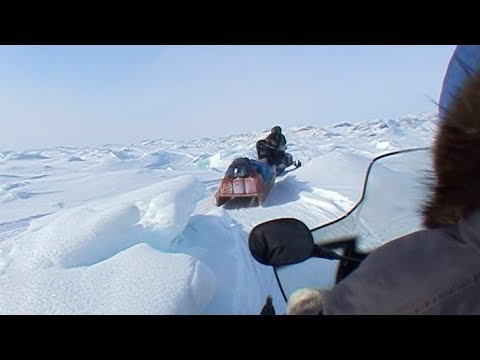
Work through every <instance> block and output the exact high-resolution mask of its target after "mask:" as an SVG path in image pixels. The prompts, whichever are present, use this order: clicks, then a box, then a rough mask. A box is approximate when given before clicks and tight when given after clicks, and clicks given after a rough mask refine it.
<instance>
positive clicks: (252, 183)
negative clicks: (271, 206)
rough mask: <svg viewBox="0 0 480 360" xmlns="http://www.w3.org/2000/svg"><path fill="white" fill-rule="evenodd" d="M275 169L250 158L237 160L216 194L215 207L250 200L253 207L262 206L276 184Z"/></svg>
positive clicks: (230, 167) (226, 173) (229, 169)
mask: <svg viewBox="0 0 480 360" xmlns="http://www.w3.org/2000/svg"><path fill="white" fill-rule="evenodd" d="M275 177H276V172H275V170H274V167H272V166H270V165H269V164H268V163H266V162H265V161H257V160H254V159H249V158H246V157H245V158H238V159H235V160H234V161H233V162H232V163H231V164H230V166H229V167H228V169H227V171H226V172H225V176H224V178H223V179H222V181H221V183H220V188H219V190H218V191H217V192H216V193H215V205H216V206H222V205H223V204H225V203H226V202H227V201H229V200H230V199H235V198H246V199H250V204H251V205H261V204H262V203H263V201H264V200H265V199H266V197H267V196H268V194H269V192H270V190H271V189H272V186H273V184H274V183H275Z"/></svg>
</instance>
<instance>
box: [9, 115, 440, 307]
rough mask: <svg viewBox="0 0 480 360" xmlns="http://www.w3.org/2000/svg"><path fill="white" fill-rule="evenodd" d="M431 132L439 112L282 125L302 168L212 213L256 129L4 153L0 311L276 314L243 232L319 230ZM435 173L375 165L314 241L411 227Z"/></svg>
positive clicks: (425, 163)
mask: <svg viewBox="0 0 480 360" xmlns="http://www.w3.org/2000/svg"><path fill="white" fill-rule="evenodd" d="M436 126H437V117H436V116H435V115H434V114H413V115H410V116H404V117H401V118H399V119H386V120H379V119H377V120H372V121H369V122H364V123H354V122H343V123H341V124H336V125H333V126H330V127H325V128H320V127H315V126H312V125H305V126H298V127H295V128H290V129H288V128H285V129H284V133H285V135H286V137H287V140H288V152H290V153H291V154H292V155H293V157H294V159H300V160H301V161H302V163H303V166H302V167H301V168H300V169H298V170H296V171H295V172H292V173H289V174H287V175H285V176H283V177H280V178H278V179H277V181H276V184H275V185H274V187H273V188H272V191H271V193H270V195H269V197H268V198H267V199H266V201H265V202H264V204H263V205H262V206H260V207H255V208H235V207H233V208H230V207H228V206H225V207H220V208H218V207H215V206H214V203H213V195H214V193H215V192H216V191H217V189H218V186H219V182H220V179H221V178H222V177H223V173H224V171H225V170H226V169H227V167H228V165H230V163H231V161H232V160H233V159H235V158H237V157H243V156H248V157H252V158H254V157H255V155H256V151H255V143H256V142H257V140H259V139H260V138H262V137H264V136H265V135H266V131H265V130H264V129H263V130H259V131H257V132H252V133H244V134H237V135H230V136H226V137H223V138H216V139H212V138H202V139H197V140H194V141H191V142H188V143H186V144H180V143H175V142H173V141H167V140H161V139H160V140H146V141H143V142H141V143H138V144H123V145H105V146H104V147H102V148H98V149H94V148H72V147H64V146H62V147H56V148H51V149H26V150H24V151H15V152H12V151H8V149H0V204H1V206H0V278H1V281H0V314H258V313H259V311H260V309H261V307H262V306H263V303H264V301H265V298H266V296H267V295H269V294H270V295H272V297H273V300H274V306H275V307H276V309H277V312H278V313H281V312H282V311H285V302H284V301H283V298H282V296H281V293H280V290H279V288H278V285H277V283H276V280H275V277H274V274H273V271H272V269H271V268H270V267H267V266H264V265H261V264H259V263H257V262H256V261H255V260H254V259H253V257H252V256H251V255H250V253H249V250H248V244H247V239H248V234H249V232H250V230H251V229H252V228H253V227H254V226H255V225H257V224H259V223H261V222H263V221H267V220H271V219H275V218H281V217H295V218H297V219H299V220H302V221H304V222H305V223H306V224H307V226H309V227H310V228H314V227H317V226H319V225H321V224H324V223H326V222H329V221H332V220H334V219H336V218H338V217H340V216H342V215H343V214H344V213H345V212H347V211H348V210H350V209H351V208H352V207H353V206H354V205H355V203H356V202H357V201H358V200H359V198H360V196H361V192H362V185H363V180H364V177H365V171H366V170H367V168H368V165H369V163H370V161H371V159H373V158H374V157H375V156H377V155H380V154H383V153H385V152H389V151H394V150H399V149H404V148H410V147H419V146H429V145H430V144H431V143H432V139H433V135H434V133H435V130H436ZM406 165H407V166H406ZM430 167H431V164H430V154H429V152H427V151H425V152H423V153H410V154H404V155H402V158H400V157H395V158H385V159H383V160H381V161H379V162H378V164H377V165H375V166H374V167H373V168H372V175H371V179H372V181H371V183H370V184H369V187H368V189H367V193H366V201H368V206H361V207H359V208H358V209H357V210H356V211H355V213H354V214H353V216H352V217H351V218H349V219H348V221H346V222H340V223H339V225H338V226H337V228H334V227H331V228H328V231H324V232H318V234H317V233H316V235H315V240H316V241H317V242H319V243H321V242H322V241H326V240H329V239H330V240H331V238H332V236H338V235H342V234H346V233H350V232H352V233H355V234H357V235H360V238H361V246H362V247H364V248H368V249H370V248H374V247H376V246H378V245H380V244H382V243H384V242H386V241H389V240H392V239H393V238H394V237H397V236H400V235H402V234H404V233H405V232H409V231H412V230H415V229H418V228H419V227H420V226H421V224H420V221H419V220H420V216H419V214H418V204H419V203H421V200H422V199H423V196H424V194H425V190H424V188H423V187H422V186H423V185H422V182H421V179H422V178H423V175H424V174H426V173H425V172H424V170H425V169H428V168H430ZM336 265H337V262H336V261H329V260H322V259H310V260H308V261H306V262H304V263H302V264H298V265H293V266H289V267H288V268H283V269H281V270H280V271H279V274H280V277H281V279H282V285H283V286H284V288H285V291H286V292H287V293H292V292H293V291H295V290H296V289H298V288H299V287H302V286H319V287H328V286H331V285H332V284H333V280H334V274H335V271H336Z"/></svg>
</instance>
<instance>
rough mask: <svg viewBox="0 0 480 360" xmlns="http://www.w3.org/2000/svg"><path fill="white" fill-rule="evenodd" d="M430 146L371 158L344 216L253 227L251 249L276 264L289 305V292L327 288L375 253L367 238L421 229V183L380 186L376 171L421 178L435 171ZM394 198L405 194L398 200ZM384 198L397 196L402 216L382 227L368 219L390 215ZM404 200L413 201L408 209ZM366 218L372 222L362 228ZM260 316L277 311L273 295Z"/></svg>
mask: <svg viewBox="0 0 480 360" xmlns="http://www.w3.org/2000/svg"><path fill="white" fill-rule="evenodd" d="M429 150H430V149H429V148H427V147H425V148H413V149H405V150H399V151H394V152H391V153H386V154H383V155H380V156H378V157H376V158H374V159H373V160H371V162H370V164H369V166H368V168H367V171H366V175H365V178H364V183H363V189H362V193H361V196H360V199H359V200H358V202H357V203H356V204H355V205H354V206H353V207H352V208H351V209H350V210H349V211H348V212H347V213H346V214H344V215H343V216H341V217H339V218H337V219H335V220H333V221H330V222H328V223H326V224H322V225H320V226H317V227H315V228H313V229H309V228H308V227H307V225H306V224H305V223H303V222H302V221H300V220H298V219H295V218H281V219H275V220H270V221H267V222H264V223H261V224H258V225H256V226H255V227H254V228H253V229H252V230H251V232H250V234H249V237H248V244H249V249H250V253H251V255H252V257H253V258H254V259H255V260H256V261H257V262H259V263H261V264H263V265H267V266H271V267H272V268H273V271H274V275H275V278H276V280H277V284H278V286H279V289H280V292H281V294H282V296H283V299H284V300H285V303H287V301H288V297H289V295H291V294H292V293H293V292H295V291H296V290H298V289H301V288H306V287H310V288H311V287H316V288H328V287H331V286H333V285H335V284H336V283H338V282H339V281H341V280H342V279H344V278H345V277H347V276H348V275H349V274H350V273H352V272H353V271H354V270H355V269H356V268H357V267H358V266H359V265H360V263H361V262H362V261H363V260H364V259H365V258H367V257H368V255H369V254H370V252H371V251H373V248H372V247H371V246H369V247H365V245H363V246H361V244H362V243H365V242H366V241H367V240H368V241H369V242H370V243H372V240H373V243H376V244H377V245H376V246H379V245H381V244H384V243H385V242H387V241H388V240H392V239H395V238H399V237H401V236H404V235H406V234H408V233H411V232H413V231H416V230H419V229H420V228H421V221H419V220H420V218H419V216H418V211H417V210H418V203H419V202H420V197H419V196H418V194H419V193H425V191H423V190H421V189H420V185H419V183H418V182H411V183H410V182H405V185H404V187H403V188H402V189H400V188H395V190H394V191H392V189H390V188H388V187H386V186H381V185H383V184H381V181H380V180H381V179H382V176H378V177H377V175H379V174H382V175H385V171H386V169H394V170H399V171H400V172H401V173H410V174H415V175H418V176H420V175H419V174H426V173H428V171H430V169H431V164H430V165H428V164H429V163H430V162H431V156H430V152H429ZM404 154H408V155H404ZM394 155H402V156H394ZM384 158H388V160H383V159H384ZM380 160H382V161H380ZM372 178H373V180H372ZM420 178H421V177H420ZM420 178H419V179H420ZM402 184H403V183H402ZM423 186H425V184H423ZM373 189H375V191H374V190H373ZM397 194H398V195H397ZM406 195H407V196H406ZM395 196H399V197H402V198H401V199H400V198H397V199H395V198H394V197H395ZM405 196H406V197H407V198H405ZM385 199H388V200H390V201H392V200H393V203H392V206H393V209H394V212H393V213H394V214H396V215H398V219H399V220H397V221H395V220H394V219H390V220H391V221H392V225H393V224H395V226H386V227H385V226H382V224H385V222H384V221H380V223H379V224H374V223H371V222H368V221H366V219H375V218H376V219H377V221H378V218H381V216H382V212H384V213H387V214H389V212H388V211H385V210H387V209H385V205H388V204H385V203H382V201H384V200H385ZM404 204H409V205H408V207H405V206H404ZM402 219H403V221H400V220H402ZM405 219H415V221H413V222H412V221H405ZM417 219H418V221H417ZM382 220H383V219H382ZM365 222H367V223H368V226H362V224H364V223H365ZM375 225H378V226H377V227H376V226H375ZM325 260H330V261H327V262H325ZM332 260H333V261H332ZM329 264H330V265H329ZM322 275H323V276H325V277H327V278H328V279H327V278H323V276H322ZM260 314H261V315H275V309H274V307H273V303H272V298H271V297H270V296H268V297H267V301H266V303H265V305H264V307H263V309H262V310H261V312H260Z"/></svg>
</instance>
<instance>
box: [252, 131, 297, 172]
mask: <svg viewBox="0 0 480 360" xmlns="http://www.w3.org/2000/svg"><path fill="white" fill-rule="evenodd" d="M256 148H257V157H258V160H260V161H262V160H264V161H266V162H267V163H268V164H269V165H270V166H272V167H274V168H275V173H276V175H277V176H280V175H282V174H284V173H287V172H290V171H293V170H295V169H297V168H299V167H300V166H301V165H302V163H301V162H300V161H299V160H297V161H293V157H292V155H291V154H289V153H287V152H284V151H278V150H277V149H275V148H274V147H273V146H272V145H270V144H269V143H268V142H267V141H265V140H259V141H257V144H256ZM292 165H293V166H294V168H293V169H289V170H287V168H288V167H290V166H292Z"/></svg>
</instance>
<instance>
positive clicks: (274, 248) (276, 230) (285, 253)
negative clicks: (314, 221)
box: [248, 218, 315, 266]
mask: <svg viewBox="0 0 480 360" xmlns="http://www.w3.org/2000/svg"><path fill="white" fill-rule="evenodd" d="M248 245H249V247H250V252H251V254H252V256H253V257H254V258H255V260H257V261H258V262H259V263H261V264H264V265H270V266H283V265H291V264H297V263H300V262H302V261H305V260H307V259H308V258H310V257H311V256H312V254H313V252H314V248H315V244H314V242H313V237H312V233H311V232H310V230H309V228H308V227H307V226H306V225H305V224H304V223H303V222H301V221H300V220H297V219H291V218H284V219H276V220H272V221H267V222H265V223H262V224H259V225H257V226H255V227H254V228H253V229H252V231H251V232H250V235H249V237H248Z"/></svg>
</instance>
